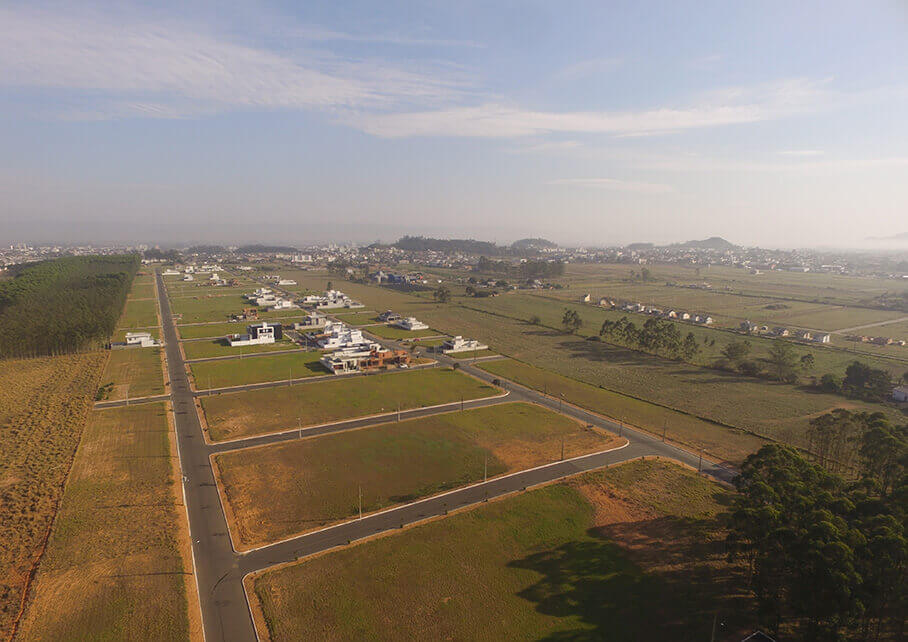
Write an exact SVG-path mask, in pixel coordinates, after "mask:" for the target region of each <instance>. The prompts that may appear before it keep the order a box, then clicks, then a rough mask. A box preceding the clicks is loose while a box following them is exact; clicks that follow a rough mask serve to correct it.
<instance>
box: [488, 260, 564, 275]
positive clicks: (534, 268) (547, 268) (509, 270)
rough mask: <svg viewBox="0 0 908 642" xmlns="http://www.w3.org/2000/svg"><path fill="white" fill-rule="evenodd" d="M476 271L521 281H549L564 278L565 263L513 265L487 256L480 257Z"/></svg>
mask: <svg viewBox="0 0 908 642" xmlns="http://www.w3.org/2000/svg"><path fill="white" fill-rule="evenodd" d="M476 270H477V271H478V272H483V273H485V274H503V275H507V276H514V277H519V278H521V279H547V278H551V277H555V276H562V275H563V274H564V262H562V261H535V260H526V261H521V262H520V263H512V262H510V261H495V260H493V259H490V258H488V257H486V256H480V257H479V263H478V264H477V266H476Z"/></svg>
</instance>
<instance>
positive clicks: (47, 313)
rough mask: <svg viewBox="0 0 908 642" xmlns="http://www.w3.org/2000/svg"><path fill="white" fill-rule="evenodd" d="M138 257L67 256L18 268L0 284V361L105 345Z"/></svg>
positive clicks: (119, 312)
mask: <svg viewBox="0 0 908 642" xmlns="http://www.w3.org/2000/svg"><path fill="white" fill-rule="evenodd" d="M139 265H140V259H139V256H138V255H135V254H130V255H116V256H69V257H63V258H59V259H54V260H50V261H41V262H38V263H32V264H28V265H23V266H20V267H19V268H18V270H17V272H16V273H15V277H14V278H12V279H10V280H8V281H3V282H0V358H7V357H30V356H39V355H49V354H62V353H67V352H77V351H80V350H85V349H88V348H90V347H93V346H98V345H101V344H103V343H106V342H107V341H108V340H109V338H110V336H111V335H112V334H113V331H114V329H115V327H116V323H117V319H118V318H119V316H120V314H121V312H122V311H123V306H124V305H125V303H126V295H127V293H128V292H129V288H130V285H131V284H132V280H133V278H134V277H135V275H136V272H137V271H138V269H139Z"/></svg>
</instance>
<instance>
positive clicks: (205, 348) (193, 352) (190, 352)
mask: <svg viewBox="0 0 908 642" xmlns="http://www.w3.org/2000/svg"><path fill="white" fill-rule="evenodd" d="M298 347H299V346H297V345H296V344H295V343H293V341H290V340H289V339H284V340H282V341H275V342H274V343H263V344H260V345H251V346H237V347H231V346H230V344H228V343H227V340H226V339H214V340H212V341H187V342H186V343H184V344H183V354H185V355H186V358H187V359H205V358H207V357H242V356H243V355H244V354H256V353H259V352H278V351H281V350H293V349H295V348H298Z"/></svg>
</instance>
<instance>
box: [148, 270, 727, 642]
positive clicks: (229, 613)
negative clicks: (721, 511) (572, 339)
mask: <svg viewBox="0 0 908 642" xmlns="http://www.w3.org/2000/svg"><path fill="white" fill-rule="evenodd" d="M156 281H157V292H158V299H159V301H160V306H161V316H162V319H163V325H164V337H165V339H166V344H165V349H166V355H167V370H168V375H169V378H170V384H171V399H172V402H173V408H174V420H175V426H176V434H177V449H178V453H179V457H180V467H181V470H182V474H183V491H184V497H185V499H186V511H187V514H188V517H189V528H190V533H191V537H192V552H193V561H194V564H195V573H196V581H197V583H198V589H199V599H200V604H201V610H202V622H203V628H204V632H205V639H206V641H207V642H215V641H219V640H238V641H243V642H246V641H251V640H255V639H256V633H255V628H254V626H253V623H252V617H251V614H250V611H249V605H248V603H247V600H246V594H245V591H244V588H243V578H244V577H245V576H246V575H247V574H248V573H251V572H255V571H259V570H262V569H265V568H268V567H270V566H273V565H276V564H280V563H284V562H290V561H293V560H296V559H298V558H299V557H302V556H305V555H311V554H313V553H317V552H320V551H324V550H327V549H330V548H334V547H337V546H342V545H345V544H347V543H349V542H350V541H353V540H356V539H361V538H363V537H368V536H371V535H374V534H376V533H380V532H383V531H387V530H389V529H395V528H401V527H402V526H404V525H406V524H410V523H413V522H417V521H421V520H424V519H427V518H429V517H433V516H436V515H444V514H446V513H447V512H448V511H449V510H453V509H456V508H461V507H464V506H469V505H472V504H476V503H479V502H483V501H486V500H487V499H490V498H494V497H499V496H501V495H504V494H508V493H513V492H519V491H521V490H523V489H525V488H527V487H528V486H533V485H537V484H543V483H546V482H550V481H553V480H557V479H559V478H562V477H565V476H568V475H572V474H575V473H578V472H583V471H588V470H594V469H597V468H602V467H604V466H608V465H611V464H616V463H620V462H622V461H627V460H629V459H635V458H638V457H644V456H656V455H658V456H661V457H666V458H670V459H674V460H677V461H680V462H682V463H684V464H687V465H689V466H693V467H695V468H697V467H702V470H703V471H704V472H705V473H706V474H708V475H711V476H713V477H715V478H716V479H719V480H722V481H730V480H731V479H732V478H733V476H734V472H733V471H731V470H729V469H727V468H723V467H721V466H719V465H717V464H715V463H713V462H710V461H707V460H706V459H702V460H701V459H700V458H699V457H698V455H696V454H694V453H691V452H688V451H686V450H683V449H681V448H678V447H676V446H673V445H671V444H666V443H663V442H662V441H660V440H659V439H658V438H656V437H654V436H652V435H649V434H647V433H642V432H639V431H636V430H631V429H628V428H625V427H623V426H620V425H618V424H616V423H614V422H611V421H609V420H607V419H604V418H603V417H600V416H598V415H594V414H592V413H589V412H587V411H585V410H583V409H581V408H578V407H576V406H573V405H570V404H567V403H561V402H560V401H559V400H557V399H553V398H550V397H547V396H545V395H543V394H542V393H540V392H537V391H535V390H531V389H529V388H525V387H523V386H519V385H517V384H514V383H512V382H509V381H506V380H503V379H500V378H498V379H500V380H501V382H502V385H503V387H505V388H506V389H507V390H508V391H509V393H510V394H509V395H508V396H507V398H506V400H507V401H529V402H533V403H537V404H540V405H543V406H546V407H547V408H550V409H552V410H554V411H556V412H562V413H563V414H565V415H568V416H571V417H574V418H576V419H578V420H580V421H583V422H586V423H587V424H590V425H594V426H597V427H599V428H602V429H605V430H608V431H611V432H614V433H618V434H622V435H623V436H624V437H626V438H627V440H628V444H627V445H626V446H624V447H621V448H618V449H612V450H609V451H604V452H600V453H593V454H590V455H584V456H581V457H577V458H574V459H570V460H565V461H556V462H553V463H551V464H547V465H545V466H541V467H539V468H534V469H531V470H526V471H522V472H518V473H514V474H511V475H506V476H501V477H496V478H493V479H490V480H488V481H486V482H480V483H478V484H474V485H471V486H467V487H464V488H459V489H457V490H453V491H450V492H447V493H444V494H441V495H436V496H432V497H428V498H426V499H423V500H420V501H416V502H413V503H410V504H405V505H402V506H397V507H394V508H390V509H387V510H384V511H380V512H377V513H374V514H371V515H366V516H364V517H363V518H362V519H354V520H351V521H348V522H344V523H341V524H337V525H335V526H330V527H328V528H325V529H322V530H319V531H315V532H310V533H307V534H304V535H300V536H298V537H293V538H290V539H288V540H285V541H282V542H277V543H273V544H270V545H268V546H264V547H261V548H258V549H254V550H250V551H246V552H245V553H238V552H236V551H235V550H234V548H233V546H232V543H231V541H230V535H229V531H228V527H227V520H226V518H225V516H224V510H223V507H222V505H221V498H220V495H219V493H218V490H217V486H216V484H215V479H214V474H213V471H212V468H211V461H210V458H209V455H211V454H212V453H216V452H221V451H224V450H228V449H231V448H238V447H248V446H253V445H261V444H267V443H277V442H280V441H286V440H289V439H298V438H299V437H300V433H299V431H296V430H291V431H288V432H282V433H278V434H269V435H262V436H260V437H253V438H249V439H244V440H242V442H227V443H221V444H209V443H206V440H205V435H204V433H203V431H202V427H201V423H200V421H199V417H198V414H197V412H196V408H195V403H194V402H195V399H194V398H195V397H196V396H199V395H200V394H204V393H194V392H193V391H192V390H191V388H190V386H189V379H188V377H187V375H186V370H185V365H184V361H183V357H182V354H181V353H180V348H179V341H178V339H177V336H176V328H175V325H174V322H173V316H172V314H171V310H170V302H169V301H168V299H167V296H166V291H165V289H164V282H163V278H162V277H161V274H160V272H157V273H156ZM381 342H382V343H385V344H390V345H396V342H391V341H387V340H382V341H381ZM437 358H438V360H439V361H440V362H441V363H444V364H453V363H454V360H453V359H450V358H449V357H445V356H442V355H438V356H437ZM458 367H459V368H461V369H463V370H464V371H466V372H469V373H470V374H471V375H473V376H475V377H478V378H479V379H482V380H484V381H487V382H490V383H491V381H492V380H493V379H496V377H494V376H493V375H491V374H489V373H487V372H485V371H483V370H479V369H478V368H474V367H472V366H470V365H466V364H463V363H461V364H460V365H459V366H458ZM256 387H259V386H258V385H252V386H248V389H254V388H256ZM240 389H247V387H243V388H240ZM503 400H504V398H502V397H498V398H491V399H480V400H474V401H471V402H464V407H465V408H466V407H468V406H469V407H477V406H482V405H489V404H492V403H500V402H501V401H503ZM452 406H453V407H452ZM459 406H460V403H459V402H458V403H456V404H446V405H444V406H440V407H437V408H428V409H426V408H423V409H415V410H410V411H404V412H402V413H401V418H404V417H406V418H413V417H419V416H426V415H428V414H432V413H438V412H450V411H452V410H456V409H457V407H459ZM396 415H397V413H393V414H386V415H380V416H377V417H369V418H365V419H355V420H350V421H345V422H337V423H334V424H327V425H324V426H314V427H311V428H307V429H306V428H304V429H303V431H302V436H304V437H305V436H312V435H316V434H325V433H328V432H335V431H339V430H349V429H351V428H357V427H363V426H369V425H374V424H379V423H384V422H387V421H394V420H396V419H397V417H396Z"/></svg>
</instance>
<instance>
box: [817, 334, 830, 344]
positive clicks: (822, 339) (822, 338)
mask: <svg viewBox="0 0 908 642" xmlns="http://www.w3.org/2000/svg"><path fill="white" fill-rule="evenodd" d="M813 340H814V341H816V342H817V343H829V342H830V341H832V335H831V334H816V335H814V337H813Z"/></svg>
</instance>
